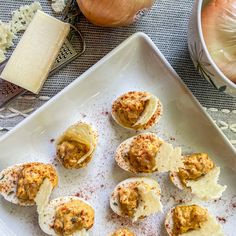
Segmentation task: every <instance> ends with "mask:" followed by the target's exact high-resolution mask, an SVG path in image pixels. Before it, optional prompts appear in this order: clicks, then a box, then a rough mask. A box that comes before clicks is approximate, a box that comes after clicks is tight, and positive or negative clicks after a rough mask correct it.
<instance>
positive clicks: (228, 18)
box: [202, 0, 236, 83]
mask: <svg viewBox="0 0 236 236" xmlns="http://www.w3.org/2000/svg"><path fill="white" fill-rule="evenodd" d="M202 31H203V36H204V39H205V43H206V46H207V48H208V51H209V53H210V55H211V57H212V59H213V60H214V61H215V63H216V65H217V66H218V67H219V69H220V70H221V71H222V72H223V73H224V74H225V76H226V77H228V78H229V79H230V80H232V81H233V82H235V83H236V0H211V1H210V2H209V3H208V4H207V5H206V6H205V7H203V10H202Z"/></svg>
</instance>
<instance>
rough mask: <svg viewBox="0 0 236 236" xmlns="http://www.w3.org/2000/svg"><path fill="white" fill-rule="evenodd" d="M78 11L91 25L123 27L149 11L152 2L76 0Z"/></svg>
mask: <svg viewBox="0 0 236 236" xmlns="http://www.w3.org/2000/svg"><path fill="white" fill-rule="evenodd" d="M77 3H78V5H79V7H80V10H81V11H82V13H83V14H84V15H85V17H86V18H87V19H88V20H89V21H90V22H91V23H93V24H95V25H99V26H107V27H114V26H125V25H129V24H132V23H133V22H135V21H136V20H138V19H139V18H140V16H142V15H143V14H144V13H145V12H146V11H147V10H149V9H150V8H151V7H152V5H153V3H154V0H77Z"/></svg>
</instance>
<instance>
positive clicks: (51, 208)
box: [38, 196, 92, 236]
mask: <svg viewBox="0 0 236 236" xmlns="http://www.w3.org/2000/svg"><path fill="white" fill-rule="evenodd" d="M74 200H79V201H83V202H84V203H86V204H88V205H89V206H91V205H90V204H89V203H88V202H87V201H85V200H83V199H82V198H79V197H76V196H66V197H59V198H56V199H53V200H51V201H50V202H49V203H48V204H47V205H46V206H45V207H44V209H43V210H42V212H41V214H39V219H38V221H39V226H40V228H41V229H42V230H43V231H44V232H45V233H46V234H48V235H53V236H55V235H57V234H56V232H55V231H54V229H53V227H52V226H53V224H54V221H55V214H56V209H57V208H58V207H59V206H60V205H61V204H64V203H67V202H70V201H74ZM91 207H92V206H91ZM87 235H88V233H87V231H86V230H81V231H78V232H75V233H74V234H73V236H87Z"/></svg>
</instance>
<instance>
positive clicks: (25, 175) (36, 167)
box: [16, 163, 58, 202]
mask: <svg viewBox="0 0 236 236" xmlns="http://www.w3.org/2000/svg"><path fill="white" fill-rule="evenodd" d="M45 178H48V179H49V180H50V181H51V183H52V186H53V187H55V186H56V185H57V183H58V178H57V174H56V171H55V169H54V168H53V167H52V166H51V165H47V164H42V163H29V164H25V165H24V167H23V169H22V170H21V172H20V174H19V177H18V183H17V191H16V196H17V198H18V199H19V200H20V201H22V202H34V199H35V197H36V195H37V193H38V191H39V188H40V186H41V184H42V183H43V180H44V179H45Z"/></svg>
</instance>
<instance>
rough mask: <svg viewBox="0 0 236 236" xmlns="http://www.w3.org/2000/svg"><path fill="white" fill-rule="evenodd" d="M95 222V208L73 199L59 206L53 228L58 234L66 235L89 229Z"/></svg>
mask: <svg viewBox="0 0 236 236" xmlns="http://www.w3.org/2000/svg"><path fill="white" fill-rule="evenodd" d="M93 224H94V210H93V208H92V207H91V206H89V205H88V204H86V203H84V202H82V201H80V200H72V201H70V202H67V203H64V204H61V205H60V206H58V207H57V209H56V212H55V220H54V224H53V229H54V230H55V232H56V233H57V234H59V235H63V236H66V235H72V234H73V233H75V232H76V231H81V230H83V229H86V230H88V229H90V228H91V227H92V226H93Z"/></svg>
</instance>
